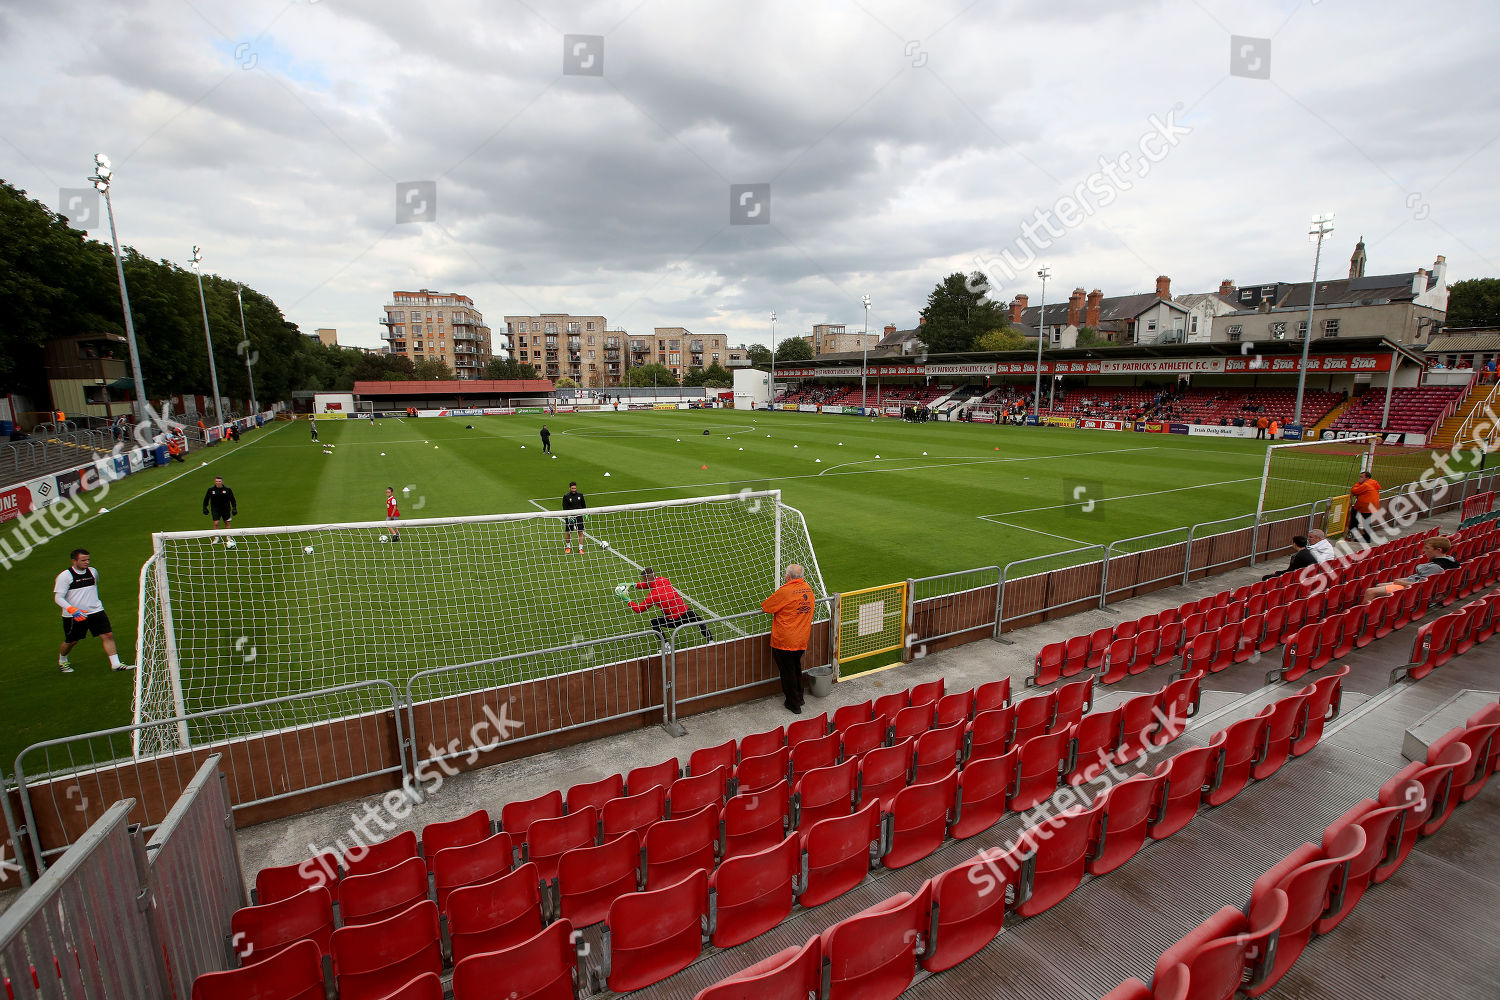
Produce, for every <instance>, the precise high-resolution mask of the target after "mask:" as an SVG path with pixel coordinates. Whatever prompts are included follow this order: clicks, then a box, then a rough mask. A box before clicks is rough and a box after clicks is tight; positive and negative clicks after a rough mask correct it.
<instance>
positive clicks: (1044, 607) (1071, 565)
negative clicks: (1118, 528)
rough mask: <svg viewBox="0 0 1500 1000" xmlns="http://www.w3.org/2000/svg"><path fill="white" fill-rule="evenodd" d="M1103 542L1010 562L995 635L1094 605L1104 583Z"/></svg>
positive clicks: (1004, 575)
mask: <svg viewBox="0 0 1500 1000" xmlns="http://www.w3.org/2000/svg"><path fill="white" fill-rule="evenodd" d="M1106 556H1107V552H1106V550H1105V547H1104V546H1102V545H1085V546H1083V547H1082V548H1077V549H1068V550H1067V551H1065V552H1054V553H1051V554H1049V555H1045V556H1032V557H1031V558H1029V559H1017V560H1016V561H1014V562H1011V563H1007V564H1006V565H1005V567H1004V568H1003V569H1001V571H1000V600H999V606H998V608H997V609H996V612H995V634H996V635H997V636H998V635H999V634H1000V633H1001V632H1003V631H1005V630H1006V625H1007V624H1008V625H1009V626H1010V628H1012V629H1016V628H1021V627H1023V626H1025V625H1034V624H1036V623H1038V622H1044V621H1050V620H1051V619H1053V618H1061V617H1063V616H1065V615H1071V614H1076V613H1077V612H1079V611H1083V610H1085V609H1086V608H1088V607H1090V606H1093V605H1094V604H1095V602H1096V601H1097V600H1098V596H1099V593H1100V589H1101V588H1102V587H1103V585H1104V560H1105V558H1106Z"/></svg>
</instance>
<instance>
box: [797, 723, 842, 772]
mask: <svg viewBox="0 0 1500 1000" xmlns="http://www.w3.org/2000/svg"><path fill="white" fill-rule="evenodd" d="M842 747H843V744H842V740H841V738H840V736H839V734H838V733H829V734H828V735H826V736H816V737H813V738H810V739H805V740H803V741H802V742H800V743H798V744H797V745H796V746H794V747H792V748H791V757H790V760H791V765H792V780H793V781H795V780H796V779H797V778H799V777H800V776H802V775H803V774H806V773H807V772H808V771H811V770H813V769H814V768H820V767H833V766H834V765H835V764H837V763H838V762H839V753H840V751H841V750H842Z"/></svg>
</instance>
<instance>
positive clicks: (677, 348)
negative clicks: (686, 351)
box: [672, 340, 682, 351]
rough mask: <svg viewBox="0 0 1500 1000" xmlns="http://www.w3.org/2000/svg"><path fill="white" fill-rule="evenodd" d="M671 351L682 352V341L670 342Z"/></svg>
mask: <svg viewBox="0 0 1500 1000" xmlns="http://www.w3.org/2000/svg"><path fill="white" fill-rule="evenodd" d="M672 350H674V351H680V350H682V341H680V340H674V341H672Z"/></svg>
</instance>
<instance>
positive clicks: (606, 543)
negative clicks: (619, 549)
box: [599, 542, 609, 549]
mask: <svg viewBox="0 0 1500 1000" xmlns="http://www.w3.org/2000/svg"><path fill="white" fill-rule="evenodd" d="M599 547H600V548H601V549H607V548H609V543H608V542H600V543H599Z"/></svg>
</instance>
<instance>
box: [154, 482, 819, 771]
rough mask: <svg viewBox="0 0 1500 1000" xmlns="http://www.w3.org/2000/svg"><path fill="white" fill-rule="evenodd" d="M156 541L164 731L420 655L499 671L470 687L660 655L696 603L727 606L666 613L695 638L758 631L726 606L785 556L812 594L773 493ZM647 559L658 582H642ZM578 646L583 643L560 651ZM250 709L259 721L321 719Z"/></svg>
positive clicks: (184, 742)
mask: <svg viewBox="0 0 1500 1000" xmlns="http://www.w3.org/2000/svg"><path fill="white" fill-rule="evenodd" d="M410 495H411V494H407V496H408V497H409V496H410ZM398 496H400V494H398ZM420 503H421V500H420V498H418V499H417V500H416V504H420ZM580 518H581V519H582V521H581V523H580V521H579V519H580ZM228 539H233V540H234V541H235V543H236V544H235V545H234V546H232V547H227V546H226V545H224V544H223V543H224V541H225V540H228ZM152 540H153V548H154V552H153V555H152V557H151V558H150V559H149V560H148V561H147V563H146V564H145V566H143V567H142V570H141V584H140V612H141V613H140V625H139V635H138V643H137V648H138V650H139V651H140V652H139V657H138V658H139V660H140V669H139V671H138V673H137V677H136V693H135V720H136V723H137V724H141V723H156V722H162V721H164V720H168V719H185V720H187V721H184V722H182V723H181V724H180V725H177V726H175V727H163V726H152V727H151V729H150V730H149V731H150V732H151V733H153V734H161V733H164V732H168V731H170V730H171V729H172V728H175V731H176V742H177V744H178V745H179V746H189V745H198V744H200V743H207V742H215V741H218V740H221V739H225V738H231V737H233V736H243V735H246V733H245V732H244V731H243V728H242V727H236V728H237V729H238V731H237V732H234V733H230V732H227V731H226V730H225V728H224V727H223V726H220V725H216V724H215V723H214V722H213V721H212V720H213V719H217V718H222V717H223V716H222V713H220V714H219V715H205V714H204V713H211V712H214V711H215V710H219V709H223V708H225V707H228V706H235V705H247V704H253V703H258V702H263V701H267V700H272V699H276V698H279V697H282V696H286V695H290V694H298V693H302V692H312V691H318V690H323V689H328V688H335V687H341V686H344V685H351V684H358V683H361V682H367V681H386V682H389V683H391V684H394V685H395V686H396V687H397V688H398V689H400V690H403V691H404V690H405V686H406V682H407V681H408V680H409V679H410V678H411V677H413V676H414V675H416V674H418V673H421V672H423V671H430V670H433V669H435V668H439V667H448V666H453V665H457V664H469V663H475V662H480V661H489V660H493V661H497V662H504V663H506V664H507V669H506V670H505V671H503V676H501V675H498V674H497V675H496V676H493V677H488V676H486V677H484V678H483V680H480V678H479V677H477V676H476V678H475V682H476V683H483V684H484V686H485V687H494V686H496V685H504V684H509V683H516V682H518V681H525V680H535V679H539V678H542V677H551V676H556V675H558V674H562V673H570V672H573V671H577V670H585V669H588V668H589V667H591V666H595V665H598V664H601V663H604V662H613V661H622V660H630V659H635V658H639V657H640V656H641V655H643V653H644V654H647V655H654V654H655V653H659V652H660V651H661V642H660V641H659V638H665V635H667V634H669V633H671V632H672V631H673V630H674V628H675V627H676V626H677V625H679V624H680V623H681V622H682V621H685V620H686V621H690V620H692V619H694V618H697V619H703V620H706V621H709V622H711V623H712V622H714V621H717V620H721V619H726V618H728V619H731V620H730V621H727V622H724V623H723V624H722V625H721V626H719V627H717V628H713V627H710V628H707V629H704V630H702V632H703V635H702V636H700V635H699V633H700V630H698V629H682V630H680V632H679V638H680V639H681V638H684V637H693V638H692V639H691V641H692V643H693V644H699V643H703V642H709V641H722V640H728V639H737V638H744V637H746V636H748V635H752V634H759V633H758V631H757V630H756V629H755V628H753V627H752V626H751V625H750V623H749V622H747V621H745V620H743V619H735V618H734V616H737V615H745V614H748V613H750V612H755V613H756V614H758V613H759V608H760V604H761V601H763V600H764V599H765V597H766V596H767V595H769V594H770V593H771V592H772V591H774V590H775V589H776V588H777V587H778V586H780V585H781V583H782V582H783V578H784V573H785V569H786V566H787V565H788V564H791V563H796V564H799V565H801V566H802V567H803V573H804V576H805V578H806V580H807V582H808V583H809V585H810V586H811V587H812V588H813V591H814V593H815V594H816V595H817V596H818V597H820V598H822V597H825V596H827V590H826V588H825V586H824V583H823V579H822V574H821V571H820V570H819V568H818V564H817V557H816V554H815V552H814V550H813V546H812V541H811V538H810V537H809V534H808V531H807V526H806V521H805V519H804V518H803V516H802V514H801V512H800V511H798V510H796V509H795V508H793V507H789V506H787V505H786V504H784V503H783V502H782V500H781V493H780V491H779V490H758V491H757V490H749V489H746V490H742V491H740V492H739V493H734V494H723V495H716V496H707V497H683V498H677V499H670V500H660V501H652V502H646V503H629V504H616V505H611V506H605V507H589V508H584V509H581V510H536V511H523V512H517V513H505V514H487V515H477V516H473V517H442V518H404V517H403V518H401V519H399V520H396V521H393V522H392V521H386V520H371V521H359V522H351V523H336V524H305V525H283V526H276V527H264V528H234V529H229V530H221V531H217V532H216V531H211V530H209V531H181V532H159V533H156V534H154V535H153V536H152ZM646 567H651V568H652V569H653V570H654V571H655V573H656V574H657V575H659V576H661V577H665V578H666V579H667V580H668V581H669V582H670V586H671V590H670V592H665V593H663V592H659V590H660V588H658V591H652V590H651V589H649V588H648V587H645V586H642V584H643V583H645V581H644V579H643V576H642V570H644V569H645V568H646ZM622 584H625V585H628V586H626V587H625V588H624V589H623V591H622V596H624V597H625V598H626V600H621V598H620V596H617V595H616V589H617V588H619V587H620V586H621V585H622ZM752 617H753V616H752ZM658 625H659V626H660V630H659V631H657V632H653V631H652V630H653V629H655V628H657V626H658ZM721 633H722V634H721ZM629 636H633V638H627V637H629ZM643 636H644V637H643ZM708 636H712V638H708ZM617 640H618V641H617ZM615 647H618V648H615ZM574 648H587V649H589V650H591V654H590V656H589V657H584V658H579V657H572V658H570V657H569V655H567V654H565V653H560V652H559V650H570V649H574ZM522 654H526V655H522ZM359 708H360V706H354V705H350V706H346V707H345V709H344V710H343V711H344V714H347V713H348V712H352V711H357V710H359ZM333 710H334V708H332V707H331V708H330V711H333ZM283 714H284V713H283ZM300 714H303V713H299V715H300ZM321 714H322V713H321V712H313V713H311V715H321ZM264 716H265V721H264V723H263V728H264V729H271V728H282V727H283V726H285V725H287V724H290V723H296V724H306V723H309V722H318V721H324V719H322V718H313V717H302V718H298V719H295V720H287V719H282V718H280V717H279V716H278V715H277V713H275V712H269V713H264ZM257 725H261V724H260V723H257ZM154 739H156V740H158V741H160V740H164V739H165V738H164V737H161V736H157V737H154Z"/></svg>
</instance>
